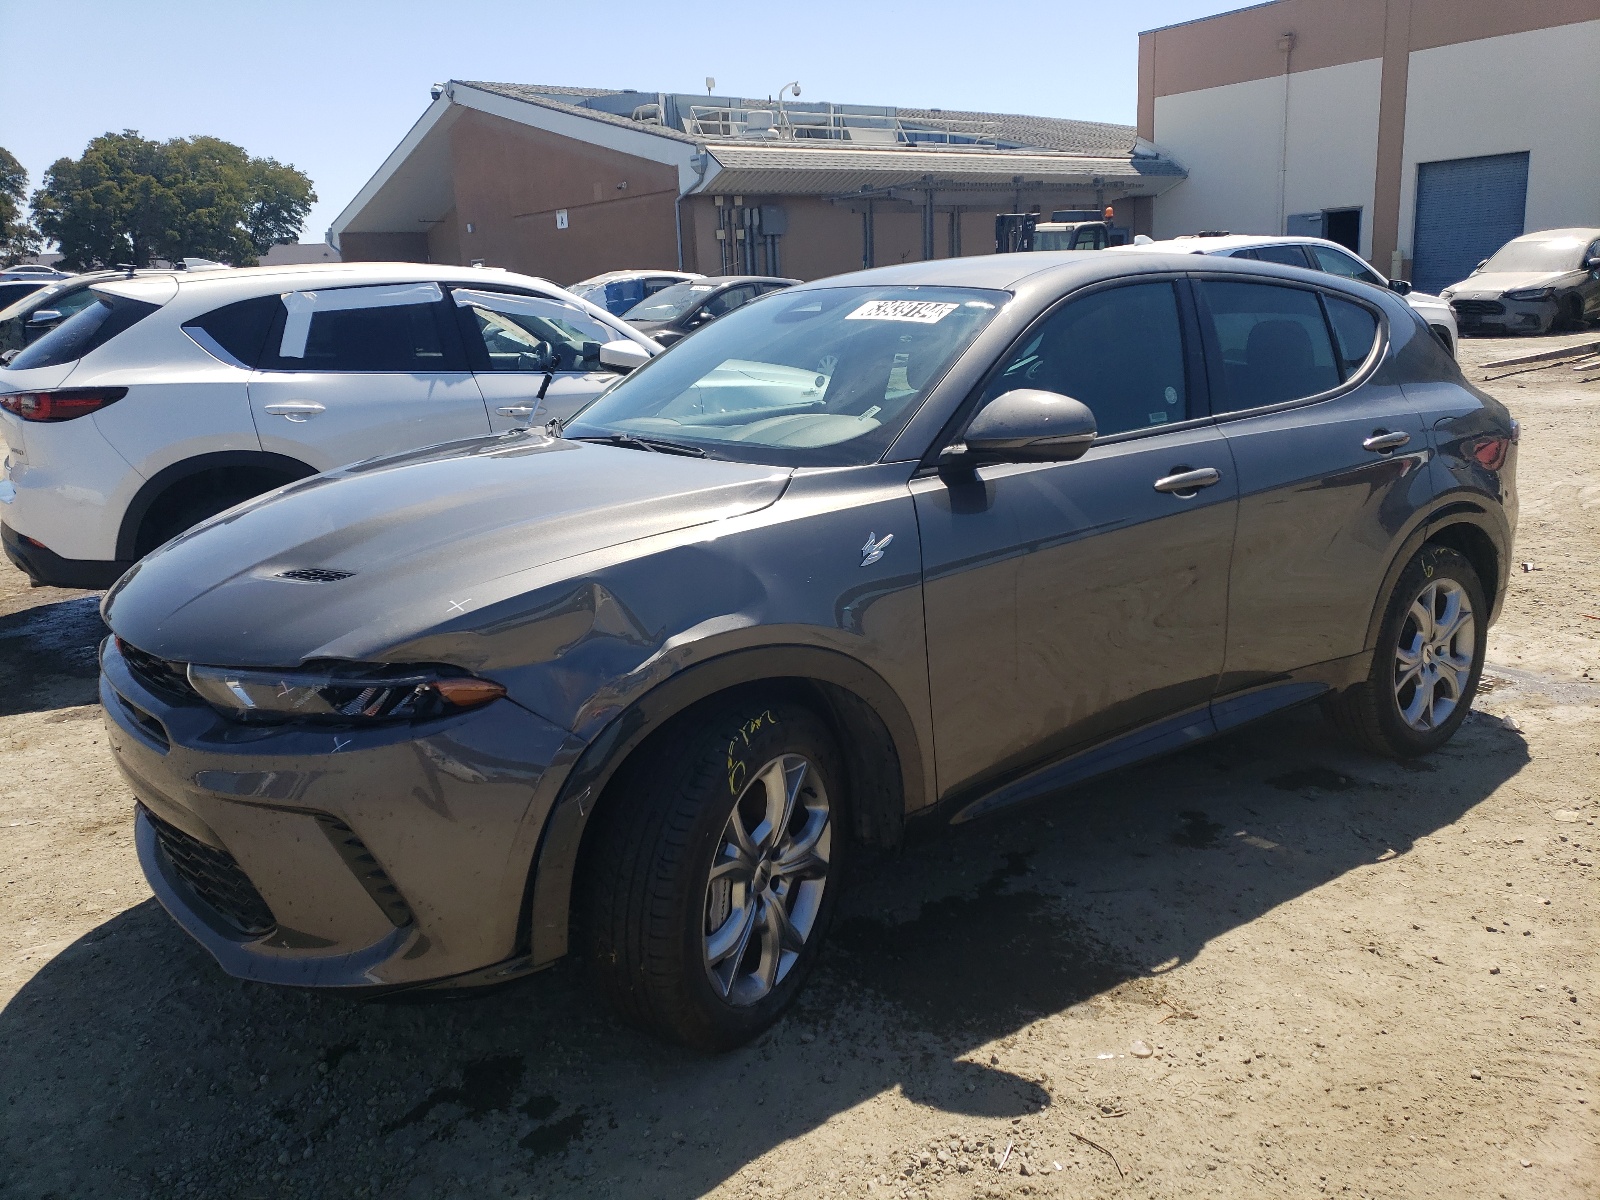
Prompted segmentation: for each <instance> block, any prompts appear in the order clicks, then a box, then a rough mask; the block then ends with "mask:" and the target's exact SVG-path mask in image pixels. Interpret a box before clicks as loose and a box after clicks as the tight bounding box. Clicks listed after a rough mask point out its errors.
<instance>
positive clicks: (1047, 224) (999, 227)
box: [994, 205, 1129, 254]
mask: <svg viewBox="0 0 1600 1200" xmlns="http://www.w3.org/2000/svg"><path fill="white" fill-rule="evenodd" d="M1111 221H1112V210H1111V207H1110V205H1107V206H1106V209H1105V211H1104V212H1101V211H1100V210H1099V209H1094V208H1062V209H1057V210H1056V211H1055V212H1053V213H1051V214H1050V219H1049V220H1048V221H1041V220H1040V219H1039V214H1038V213H1000V214H999V215H998V216H996V217H995V219H994V252H995V253H996V254H1017V253H1021V252H1025V251H1030V250H1104V249H1105V248H1106V247H1107V246H1121V245H1125V244H1126V243H1127V242H1128V241H1129V237H1128V231H1127V229H1126V228H1124V227H1122V226H1119V225H1113V224H1112V223H1111Z"/></svg>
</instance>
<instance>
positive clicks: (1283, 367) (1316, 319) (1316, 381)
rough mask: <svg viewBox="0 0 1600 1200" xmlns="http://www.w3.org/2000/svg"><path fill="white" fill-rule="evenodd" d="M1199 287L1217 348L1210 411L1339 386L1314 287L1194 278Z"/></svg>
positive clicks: (1252, 405)
mask: <svg viewBox="0 0 1600 1200" xmlns="http://www.w3.org/2000/svg"><path fill="white" fill-rule="evenodd" d="M1199 291H1200V295H1201V297H1202V301H1203V308H1204V309H1205V310H1206V311H1207V316H1208V317H1209V319H1210V322H1211V327H1212V330H1213V332H1214V334H1215V337H1216V346H1217V348H1218V349H1219V350H1220V351H1221V352H1222V380H1221V383H1222V386H1221V387H1220V388H1219V387H1216V383H1217V382H1218V381H1216V380H1213V381H1212V383H1213V387H1212V405H1211V407H1212V411H1213V412H1219V413H1221V412H1238V411H1239V410H1241V409H1246V408H1260V407H1261V406H1263V405H1266V404H1282V403H1283V402H1284V401H1286V400H1300V399H1303V398H1305V397H1307V396H1315V395H1316V394H1317V393H1319V392H1325V391H1328V390H1329V389H1330V388H1336V387H1338V386H1339V383H1340V382H1341V380H1342V379H1343V374H1342V372H1341V371H1340V369H1339V364H1338V362H1337V361H1336V360H1335V359H1334V353H1333V342H1332V339H1331V338H1329V336H1328V324H1327V322H1326V321H1325V320H1324V319H1323V316H1322V304H1321V301H1319V300H1318V298H1317V293H1315V292H1311V291H1306V290H1304V289H1302V288H1295V287H1279V286H1276V285H1272V284H1263V283H1233V282H1223V281H1220V280H1215V279H1207V280H1201V281H1200V283H1199ZM1218 393H1220V394H1218Z"/></svg>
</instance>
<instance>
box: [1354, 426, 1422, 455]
mask: <svg viewBox="0 0 1600 1200" xmlns="http://www.w3.org/2000/svg"><path fill="white" fill-rule="evenodd" d="M1410 440H1411V435H1410V434H1409V433H1400V432H1398V431H1397V432H1395V433H1389V432H1387V431H1385V430H1382V429H1375V430H1373V432H1372V436H1371V437H1369V438H1368V439H1367V440H1366V441H1364V442H1362V443H1361V448H1362V449H1363V450H1371V451H1372V452H1373V453H1374V454H1387V453H1388V452H1389V451H1390V450H1398V449H1400V447H1401V446H1404V445H1405V444H1406V443H1407V442H1409V441H1410Z"/></svg>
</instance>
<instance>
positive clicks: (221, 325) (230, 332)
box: [183, 296, 283, 367]
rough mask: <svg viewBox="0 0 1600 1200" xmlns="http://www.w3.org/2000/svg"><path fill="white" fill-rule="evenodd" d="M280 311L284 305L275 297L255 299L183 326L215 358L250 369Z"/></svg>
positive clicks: (254, 363)
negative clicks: (230, 361)
mask: <svg viewBox="0 0 1600 1200" xmlns="http://www.w3.org/2000/svg"><path fill="white" fill-rule="evenodd" d="M282 311H283V302H282V301H281V300H280V299H279V298H278V297H277V296H257V297H255V298H254V299H253V300H240V301H239V302H238V303H237V304H228V305H224V306H223V307H222V308H218V309H213V310H212V311H211V312H208V313H206V314H205V316H203V317H196V318H195V319H194V320H192V321H189V322H187V323H185V325H184V327H183V331H184V332H185V333H187V334H188V335H189V336H190V337H191V338H193V339H194V340H195V341H197V342H199V343H200V345H201V346H203V347H205V349H206V350H207V351H209V352H210V353H211V354H214V355H216V356H217V357H218V358H221V359H223V360H224V361H227V360H230V359H231V360H232V361H233V362H235V363H237V364H238V365H239V366H243V367H253V366H255V365H256V361H257V360H258V359H259V358H260V357H261V348H262V347H263V346H265V345H266V344H267V335H268V334H269V333H271V332H272V325H273V322H274V321H276V320H277V319H278V314H279V313H281V312H282Z"/></svg>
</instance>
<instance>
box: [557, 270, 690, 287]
mask: <svg viewBox="0 0 1600 1200" xmlns="http://www.w3.org/2000/svg"><path fill="white" fill-rule="evenodd" d="M652 276H655V277H658V278H665V277H670V278H672V279H678V280H683V281H688V280H690V279H704V278H705V276H703V275H701V274H700V273H699V272H698V271H680V270H678V269H677V268H676V267H648V268H639V269H637V270H628V271H603V272H601V273H600V274H599V275H591V276H589V278H587V279H580V280H578V282H577V283H575V284H573V285H572V286H573V287H575V288H579V287H593V286H594V285H595V284H597V283H610V282H612V281H613V280H616V279H649V278H651V277H652Z"/></svg>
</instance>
